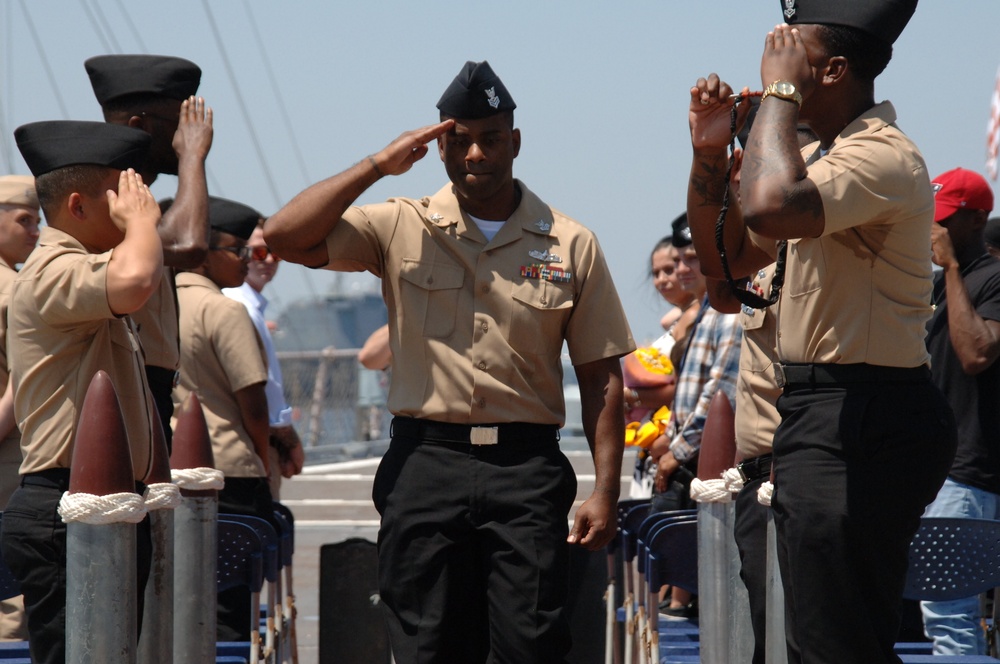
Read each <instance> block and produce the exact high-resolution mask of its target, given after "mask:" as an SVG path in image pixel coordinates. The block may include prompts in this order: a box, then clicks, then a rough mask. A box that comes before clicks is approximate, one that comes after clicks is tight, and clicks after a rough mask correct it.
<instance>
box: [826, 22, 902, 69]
mask: <svg viewBox="0 0 1000 664" xmlns="http://www.w3.org/2000/svg"><path fill="white" fill-rule="evenodd" d="M818 27H819V30H818V32H817V34H818V35H819V38H820V40H821V41H822V42H823V45H824V46H825V47H826V53H827V55H828V56H830V57H833V56H835V55H840V56H843V57H845V58H847V62H848V64H849V65H850V68H851V71H852V72H854V77H855V78H857V79H858V80H860V81H864V82H868V83H871V82H873V81H874V80H875V78H876V77H877V76H878V75H879V74H881V73H882V72H883V71H884V70H885V68H886V66H887V65H888V64H889V61H890V60H892V44H890V43H888V42H885V41H883V40H881V39H879V38H878V37H876V36H874V35H871V34H869V33H867V32H865V31H864V30H861V29H859V28H854V27H851V26H847V25H826V24H822V25H819V26H818Z"/></svg>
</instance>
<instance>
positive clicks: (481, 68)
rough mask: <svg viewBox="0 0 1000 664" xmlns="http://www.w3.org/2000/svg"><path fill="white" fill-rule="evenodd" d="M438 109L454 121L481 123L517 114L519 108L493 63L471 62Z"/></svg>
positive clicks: (441, 101) (441, 100)
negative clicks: (482, 120) (489, 118)
mask: <svg viewBox="0 0 1000 664" xmlns="http://www.w3.org/2000/svg"><path fill="white" fill-rule="evenodd" d="M437 107H438V110H439V111H441V112H442V113H444V114H445V115H450V116H451V117H453V118H459V119H464V120H478V119H480V118H487V117H489V116H491V115H495V114H497V113H502V112H504V111H513V110H514V109H515V108H517V104H515V103H514V100H513V99H511V96H510V93H509V92H507V88H505V87H504V84H503V81H501V80H500V77H499V76H497V75H496V74H494V73H493V69H492V68H491V67H490V63H488V62H486V61H485V60H483V61H482V62H473V61H471V60H469V61H468V62H466V63H465V66H464V67H462V71H460V72H458V76H456V77H455V79H454V80H453V81H452V82H451V85H449V86H448V89H447V90H445V91H444V94H443V95H441V99H440V100H438V103H437Z"/></svg>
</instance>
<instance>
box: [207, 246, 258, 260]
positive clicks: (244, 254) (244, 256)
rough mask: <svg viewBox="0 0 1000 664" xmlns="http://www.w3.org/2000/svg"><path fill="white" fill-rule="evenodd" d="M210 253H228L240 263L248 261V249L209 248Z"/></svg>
mask: <svg viewBox="0 0 1000 664" xmlns="http://www.w3.org/2000/svg"><path fill="white" fill-rule="evenodd" d="M209 249H211V250H212V251H228V252H230V253H233V254H236V256H237V257H238V258H239V259H240V260H241V261H246V260H250V253H251V252H250V247H209Z"/></svg>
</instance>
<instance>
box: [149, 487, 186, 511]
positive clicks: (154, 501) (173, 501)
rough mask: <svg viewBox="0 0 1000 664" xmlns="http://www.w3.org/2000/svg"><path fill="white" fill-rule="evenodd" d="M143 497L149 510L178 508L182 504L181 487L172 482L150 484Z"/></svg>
mask: <svg viewBox="0 0 1000 664" xmlns="http://www.w3.org/2000/svg"><path fill="white" fill-rule="evenodd" d="M143 499H144V500H145V504H146V511H147V512H152V511H154V510H172V509H177V506H178V505H180V504H181V488H180V487H179V486H177V485H176V484H172V483H170V482H156V483H154V484H149V485H147V486H146V493H145V495H144V496H143Z"/></svg>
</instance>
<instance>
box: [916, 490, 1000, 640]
mask: <svg viewBox="0 0 1000 664" xmlns="http://www.w3.org/2000/svg"><path fill="white" fill-rule="evenodd" d="M924 516H932V517H938V516H948V517H966V518H969V519H993V520H997V519H998V518H1000V495H997V494H995V493H990V492H989V491H984V490H983V489H977V488H975V487H971V486H969V485H967V484H960V483H958V482H955V481H954V480H951V479H948V480H945V483H944V486H942V487H941V490H940V491H939V492H938V495H937V498H935V499H934V502H933V503H931V504H930V505H928V506H927V511H926V512H924ZM920 610H921V612H922V613H923V614H924V633H925V634H926V635H927V637H928V638H930V639H932V640H933V641H934V654H935V655H985V654H986V635H985V633H984V632H983V629H982V627H981V626H980V620H981V619H980V615H979V597H978V596H975V597H967V598H965V599H955V600H951V601H947V602H921V603H920Z"/></svg>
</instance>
